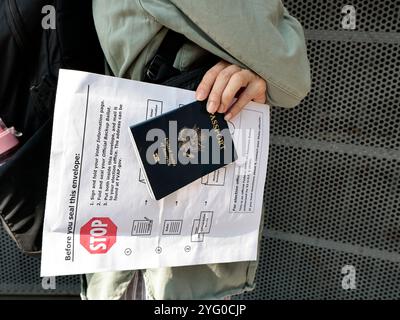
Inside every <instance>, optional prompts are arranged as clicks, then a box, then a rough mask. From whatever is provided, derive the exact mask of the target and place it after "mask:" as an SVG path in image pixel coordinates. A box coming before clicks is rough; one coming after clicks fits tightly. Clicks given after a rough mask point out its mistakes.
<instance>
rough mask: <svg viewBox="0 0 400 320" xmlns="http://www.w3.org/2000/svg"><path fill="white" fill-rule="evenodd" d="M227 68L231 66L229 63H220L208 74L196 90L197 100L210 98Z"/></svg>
mask: <svg viewBox="0 0 400 320" xmlns="http://www.w3.org/2000/svg"><path fill="white" fill-rule="evenodd" d="M227 66H229V63H227V62H226V61H220V62H218V63H217V64H216V65H215V66H213V67H212V68H211V69H210V70H208V71H207V72H206V74H205V75H204V77H203V79H202V80H201V82H200V84H199V86H198V87H197V90H196V99H197V100H199V101H203V100H205V99H206V98H207V97H208V95H209V94H210V92H211V89H212V87H213V85H214V83H215V80H216V79H217V77H218V75H219V73H220V72H221V71H222V70H223V69H225V68H226V67H227Z"/></svg>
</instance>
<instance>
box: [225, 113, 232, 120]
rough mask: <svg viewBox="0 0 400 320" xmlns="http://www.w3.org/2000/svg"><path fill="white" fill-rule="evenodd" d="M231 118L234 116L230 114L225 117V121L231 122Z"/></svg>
mask: <svg viewBox="0 0 400 320" xmlns="http://www.w3.org/2000/svg"><path fill="white" fill-rule="evenodd" d="M231 118H232V114H231V113H228V114H227V115H226V116H225V117H224V119H225V121H228V120H230V119H231Z"/></svg>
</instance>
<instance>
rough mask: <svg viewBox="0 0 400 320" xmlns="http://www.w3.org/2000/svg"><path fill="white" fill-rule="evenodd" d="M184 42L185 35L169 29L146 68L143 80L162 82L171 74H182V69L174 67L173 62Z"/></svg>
mask: <svg viewBox="0 0 400 320" xmlns="http://www.w3.org/2000/svg"><path fill="white" fill-rule="evenodd" d="M184 42H185V36H184V35H182V34H180V33H177V32H175V31H173V30H168V32H167V34H166V36H165V37H164V39H163V41H162V42H161V45H160V47H159V48H158V50H157V52H156V54H155V55H154V57H153V59H151V60H150V62H149V63H148V64H147V66H146V68H145V72H144V76H143V81H146V82H152V83H161V82H163V81H164V80H166V79H167V78H170V77H171V76H175V75H178V74H180V71H179V70H178V69H176V68H174V67H173V64H174V61H175V58H176V55H177V53H178V51H179V49H180V48H181V47H182V45H183V43H184Z"/></svg>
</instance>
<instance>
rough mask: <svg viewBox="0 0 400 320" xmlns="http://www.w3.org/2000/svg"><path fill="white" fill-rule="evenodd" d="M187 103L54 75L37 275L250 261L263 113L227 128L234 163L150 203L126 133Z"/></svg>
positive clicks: (181, 95) (263, 153)
mask: <svg viewBox="0 0 400 320" xmlns="http://www.w3.org/2000/svg"><path fill="white" fill-rule="evenodd" d="M194 100H195V95H194V92H193V91H188V90H182V89H177V88H171V87H165V86H159V85H154V84H148V83H143V82H139V81H131V80H126V79H119V78H114V77H109V76H102V75H96V74H91V73H85V72H78V71H72V70H61V71H60V75H59V81H58V90H57V97H56V104H55V113H54V125H53V137H52V146H51V158H50V170H49V178H48V190H47V202H46V212H45V223H44V231H43V250H42V265H41V276H57V275H69V274H82V273H92V272H100V271H117V270H134V269H147V268H157V267H166V266H183V265H195V264H206V263H223V262H233V261H246V260H256V258H257V246H258V235H259V227H260V220H261V211H262V200H263V193H264V184H265V178H266V172H267V160H268V146H269V107H268V106H266V105H262V104H257V103H250V104H249V105H247V106H246V108H245V109H243V110H242V112H240V114H239V115H238V116H236V117H235V118H233V119H232V120H231V121H230V122H229V123H228V124H229V129H230V131H231V133H232V135H233V140H234V143H235V146H236V149H237V151H238V155H239V159H238V160H237V161H236V162H234V163H232V164H230V165H227V166H225V167H223V168H221V169H219V170H217V171H215V172H213V173H211V174H208V175H207V176H204V177H202V178H201V179H198V180H197V181H194V182H193V183H191V184H190V185H188V186H186V187H184V188H182V189H180V190H178V191H177V192H175V193H173V194H171V195H169V196H167V197H166V198H164V199H161V200H159V201H156V200H152V199H151V198H150V196H149V193H148V190H147V187H146V181H145V180H144V176H143V173H142V172H141V169H140V166H139V162H138V161H137V159H136V155H135V152H134V149H133V146H132V144H131V140H130V134H129V126H130V125H132V124H135V123H138V122H141V121H144V120H146V119H149V118H151V117H155V116H157V115H160V114H162V113H163V112H166V111H169V110H171V109H173V108H179V107H180V106H182V105H184V104H188V103H191V102H193V101H194ZM239 132H240V134H238V133H239ZM165 183H168V181H165Z"/></svg>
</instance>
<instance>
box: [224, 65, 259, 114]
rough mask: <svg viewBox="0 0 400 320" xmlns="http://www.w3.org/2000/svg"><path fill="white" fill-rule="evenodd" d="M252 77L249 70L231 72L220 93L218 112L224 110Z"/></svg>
mask: <svg viewBox="0 0 400 320" xmlns="http://www.w3.org/2000/svg"><path fill="white" fill-rule="evenodd" d="M252 78H253V74H252V73H251V71H249V70H241V71H240V72H237V73H235V74H233V75H232V77H231V78H230V79H229V82H228V84H227V85H226V87H225V89H224V92H223V93H222V98H221V105H220V107H219V109H218V112H220V113H224V112H226V110H228V108H229V107H230V105H231V103H232V101H233V99H234V98H235V96H236V94H237V93H238V92H239V90H240V89H241V88H244V87H246V86H247V85H248V84H249V83H250V81H251V80H252Z"/></svg>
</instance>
